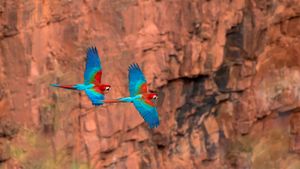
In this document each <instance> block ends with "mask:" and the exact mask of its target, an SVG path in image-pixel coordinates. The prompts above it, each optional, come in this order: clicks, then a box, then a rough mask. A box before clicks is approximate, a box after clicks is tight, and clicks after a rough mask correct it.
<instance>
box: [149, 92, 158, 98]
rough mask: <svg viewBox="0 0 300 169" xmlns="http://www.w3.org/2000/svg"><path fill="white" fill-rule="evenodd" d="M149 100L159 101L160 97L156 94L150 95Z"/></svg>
mask: <svg viewBox="0 0 300 169" xmlns="http://www.w3.org/2000/svg"><path fill="white" fill-rule="evenodd" d="M147 99H149V100H152V99H153V100H157V99H158V95H157V94H156V93H149V94H147Z"/></svg>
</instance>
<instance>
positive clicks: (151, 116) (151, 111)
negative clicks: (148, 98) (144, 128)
mask: <svg viewBox="0 0 300 169" xmlns="http://www.w3.org/2000/svg"><path fill="white" fill-rule="evenodd" d="M133 104H134V106H135V108H136V109H137V110H138V111H139V113H140V115H141V116H142V117H143V119H144V120H145V122H146V123H148V125H149V127H150V128H155V127H158V125H159V123H160V122H159V116H158V113H157V110H156V107H153V106H150V105H148V104H147V103H145V101H144V100H142V99H137V100H135V101H133Z"/></svg>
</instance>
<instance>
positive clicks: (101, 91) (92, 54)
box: [51, 47, 111, 106]
mask: <svg viewBox="0 0 300 169" xmlns="http://www.w3.org/2000/svg"><path fill="white" fill-rule="evenodd" d="M101 76H102V66H101V62H100V58H99V55H98V51H97V48H96V47H90V48H88V49H87V59H86V66H85V72H84V83H83V84H76V85H59V84H51V86H54V87H60V88H64V89H71V90H80V91H81V90H83V91H85V93H86V95H87V96H88V98H89V99H90V101H91V102H92V104H93V105H94V106H99V105H102V104H103V101H102V100H104V95H105V94H107V93H108V92H109V90H110V88H111V86H110V85H108V84H102V83H101Z"/></svg>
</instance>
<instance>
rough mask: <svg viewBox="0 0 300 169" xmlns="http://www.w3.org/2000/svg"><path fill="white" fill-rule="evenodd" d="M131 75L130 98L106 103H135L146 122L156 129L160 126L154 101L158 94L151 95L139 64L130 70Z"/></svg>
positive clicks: (129, 77)
mask: <svg viewBox="0 0 300 169" xmlns="http://www.w3.org/2000/svg"><path fill="white" fill-rule="evenodd" d="M128 71H129V75H128V79H129V85H128V87H129V93H130V97H124V98H119V99H114V100H104V103H118V102H129V103H133V105H134V106H135V108H136V109H137V110H138V112H139V114H140V115H141V116H142V117H143V119H144V121H146V123H148V125H149V127H150V128H156V127H158V125H159V116H158V113H157V110H156V107H155V104H154V102H153V100H156V99H158V96H157V94H156V93H150V92H148V89H147V81H146V79H145V76H144V74H143V72H142V70H141V69H140V67H139V66H138V64H131V65H130V66H129V68H128Z"/></svg>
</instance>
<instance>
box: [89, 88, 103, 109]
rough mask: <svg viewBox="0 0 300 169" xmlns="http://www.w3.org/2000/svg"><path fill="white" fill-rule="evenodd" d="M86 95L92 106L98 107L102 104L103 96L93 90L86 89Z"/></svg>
mask: <svg viewBox="0 0 300 169" xmlns="http://www.w3.org/2000/svg"><path fill="white" fill-rule="evenodd" d="M85 93H86V95H87V96H88V97H89V99H90V100H91V102H92V104H93V105H95V106H99V105H102V104H103V100H104V95H103V94H101V93H98V92H96V91H95V90H94V89H92V88H90V89H86V90H85Z"/></svg>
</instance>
